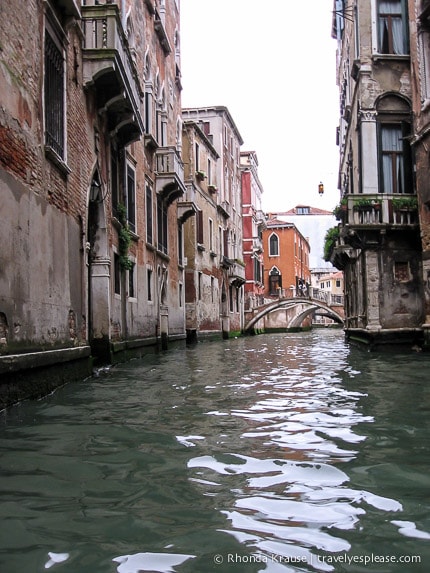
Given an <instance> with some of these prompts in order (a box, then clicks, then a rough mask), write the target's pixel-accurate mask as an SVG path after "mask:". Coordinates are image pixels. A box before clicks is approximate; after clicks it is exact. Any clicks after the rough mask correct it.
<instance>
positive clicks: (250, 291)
mask: <svg viewBox="0 0 430 573" xmlns="http://www.w3.org/2000/svg"><path fill="white" fill-rule="evenodd" d="M240 163H241V172H242V226H243V260H244V263H245V278H246V282H245V309H250V308H253V307H254V306H258V305H259V304H261V302H262V296H263V294H264V282H263V280H264V279H263V265H264V260H263V229H264V228H265V226H266V218H265V216H264V213H263V211H262V206H261V200H262V195H263V186H262V185H261V182H260V180H259V178H258V171H257V170H258V160H257V154H256V153H255V151H242V152H241V154H240Z"/></svg>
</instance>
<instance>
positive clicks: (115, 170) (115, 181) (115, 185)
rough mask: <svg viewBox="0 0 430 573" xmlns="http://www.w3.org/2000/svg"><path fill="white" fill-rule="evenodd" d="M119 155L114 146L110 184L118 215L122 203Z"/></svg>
mask: <svg viewBox="0 0 430 573" xmlns="http://www.w3.org/2000/svg"><path fill="white" fill-rule="evenodd" d="M118 164H119V153H118V151H117V150H116V149H115V148H114V147H113V146H112V147H111V152H110V184H111V196H112V210H113V213H114V215H117V211H118V204H119V203H120V185H119V165H118Z"/></svg>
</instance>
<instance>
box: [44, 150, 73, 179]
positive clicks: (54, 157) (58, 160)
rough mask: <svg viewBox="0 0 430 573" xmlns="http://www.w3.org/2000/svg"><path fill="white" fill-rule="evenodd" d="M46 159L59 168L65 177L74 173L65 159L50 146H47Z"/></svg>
mask: <svg viewBox="0 0 430 573" xmlns="http://www.w3.org/2000/svg"><path fill="white" fill-rule="evenodd" d="M45 157H46V158H47V159H49V161H51V162H52V163H53V164H54V165H55V167H57V169H58V170H59V171H60V172H61V173H62V175H64V177H67V176H68V175H69V174H70V173H71V172H72V170H71V169H70V167H69V166H68V165H67V163H66V162H65V161H64V160H63V158H62V157H60V156H59V155H58V153H57V152H56V151H54V149H53V148H52V147H51V146H50V145H45Z"/></svg>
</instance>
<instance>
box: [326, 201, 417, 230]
mask: <svg viewBox="0 0 430 573" xmlns="http://www.w3.org/2000/svg"><path fill="white" fill-rule="evenodd" d="M337 218H338V219H339V220H341V221H342V223H343V225H344V226H346V225H349V226H351V227H362V228H366V227H368V228H369V227H370V228H375V227H386V226H389V227H392V228H393V229H396V228H397V227H405V226H406V227H411V226H415V225H418V209H417V205H416V196H415V195H409V194H401V195H391V194H390V195H386V194H381V193H377V194H374V195H367V194H360V195H348V196H347V206H346V209H345V211H343V213H342V211H339V214H338V215H337Z"/></svg>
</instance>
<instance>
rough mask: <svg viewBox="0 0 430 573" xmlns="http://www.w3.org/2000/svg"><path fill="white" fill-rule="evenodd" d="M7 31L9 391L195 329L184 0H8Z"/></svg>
mask: <svg viewBox="0 0 430 573" xmlns="http://www.w3.org/2000/svg"><path fill="white" fill-rule="evenodd" d="M28 22H34V23H35V25H34V26H29V25H28ZM0 34H1V37H2V51H1V54H0V90H1V101H2V106H1V109H0V118H1V121H0V149H1V153H0V193H1V198H2V200H1V203H0V204H1V210H2V211H1V212H2V224H1V226H0V242H1V244H2V249H1V250H0V375H1V382H2V386H1V390H2V392H1V394H2V396H5V398H4V400H5V402H6V403H8V402H12V401H14V400H16V399H18V398H20V397H25V396H32V395H39V394H40V393H43V392H46V391H47V390H48V389H49V388H50V387H51V386H54V385H56V384H58V383H61V382H62V381H63V380H64V379H68V380H69V379H71V378H72V377H73V376H75V375H76V376H79V377H81V376H82V375H83V373H88V368H89V366H90V358H89V357H90V354H91V355H92V356H94V357H95V358H96V359H99V360H108V361H115V360H118V359H119V357H120V356H123V355H124V353H126V355H129V354H135V353H137V354H139V353H141V352H143V351H144V350H145V347H146V346H147V345H154V344H158V343H160V342H161V343H162V345H163V346H166V345H167V341H168V340H172V339H177V338H185V298H184V267H183V264H181V262H180V256H181V231H180V225H181V224H182V223H181V219H180V221H179V227H178V217H179V214H178V201H180V200H182V199H183V197H184V194H185V184H184V171H183V163H182V159H181V144H182V119H181V67H180V42H179V39H180V30H179V0H144V1H142V2H133V1H132V0H117V1H112V0H111V1H108V0H99V1H95V0H85V1H82V2H80V1H78V0H61V1H57V0H47V1H45V2H35V1H30V2H25V3H24V4H23V3H22V2H18V1H16V0H10V1H9V2H4V3H2V18H1V20H0ZM183 211H184V209H182V211H181V213H182V214H183ZM178 229H179V230H178ZM29 367H30V371H29ZM24 372H26V373H27V374H28V373H29V372H30V373H32V374H33V376H32V377H31V376H28V375H27V376H25V377H24V376H22V373H24ZM47 372H49V375H47ZM20 380H22V382H19V383H17V381H20Z"/></svg>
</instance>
